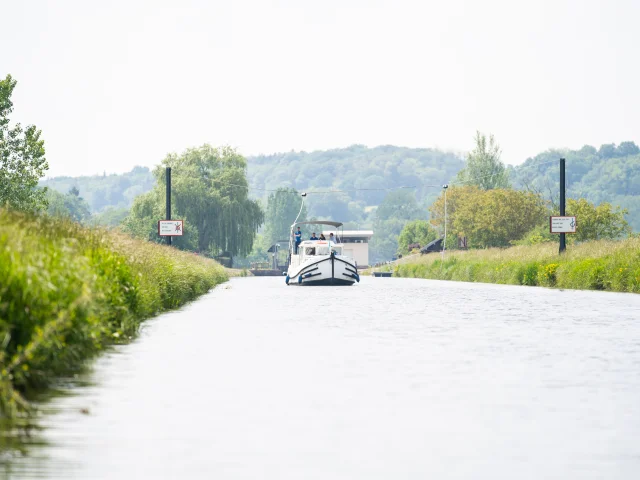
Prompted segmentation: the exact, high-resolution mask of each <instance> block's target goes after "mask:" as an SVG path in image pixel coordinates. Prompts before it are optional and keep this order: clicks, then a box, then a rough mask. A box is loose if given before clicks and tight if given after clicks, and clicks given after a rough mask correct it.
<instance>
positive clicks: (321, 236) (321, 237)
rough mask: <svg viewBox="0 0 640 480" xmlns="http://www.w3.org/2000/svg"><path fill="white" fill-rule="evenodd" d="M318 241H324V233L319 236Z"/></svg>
mask: <svg viewBox="0 0 640 480" xmlns="http://www.w3.org/2000/svg"><path fill="white" fill-rule="evenodd" d="M318 240H326V238H324V233H321V234H320V238H319V239H318Z"/></svg>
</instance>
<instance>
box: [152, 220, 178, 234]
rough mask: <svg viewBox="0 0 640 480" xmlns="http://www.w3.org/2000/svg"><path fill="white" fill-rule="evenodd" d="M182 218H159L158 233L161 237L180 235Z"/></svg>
mask: <svg viewBox="0 0 640 480" xmlns="http://www.w3.org/2000/svg"><path fill="white" fill-rule="evenodd" d="M182 227H183V221H182V220H160V221H158V235H160V236H161V237H180V236H182V231H183V228H182Z"/></svg>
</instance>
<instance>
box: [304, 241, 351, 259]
mask: <svg viewBox="0 0 640 480" xmlns="http://www.w3.org/2000/svg"><path fill="white" fill-rule="evenodd" d="M342 249H343V246H342V245H341V244H339V243H331V250H332V251H333V252H335V254H336V255H342ZM298 255H299V256H301V257H303V258H304V257H315V256H318V255H329V242H326V241H324V240H305V241H304V242H302V243H300V245H299V246H298Z"/></svg>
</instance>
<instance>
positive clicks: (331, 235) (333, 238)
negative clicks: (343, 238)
mask: <svg viewBox="0 0 640 480" xmlns="http://www.w3.org/2000/svg"><path fill="white" fill-rule="evenodd" d="M329 241H330V242H331V243H338V237H336V236H334V235H333V232H331V233H330V234H329Z"/></svg>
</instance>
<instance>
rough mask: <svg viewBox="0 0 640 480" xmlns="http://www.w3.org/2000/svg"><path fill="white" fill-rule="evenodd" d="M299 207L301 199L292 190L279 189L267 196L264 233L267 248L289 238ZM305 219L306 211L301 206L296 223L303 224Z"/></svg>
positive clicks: (295, 191)
mask: <svg viewBox="0 0 640 480" xmlns="http://www.w3.org/2000/svg"><path fill="white" fill-rule="evenodd" d="M301 205H302V197H301V196H300V194H299V193H298V191H297V190H295V189H294V188H279V189H277V190H276V191H275V192H273V193H271V194H270V195H269V199H268V200H267V210H266V213H265V233H264V237H265V239H266V241H267V243H268V245H267V248H269V245H272V244H273V243H274V242H276V241H278V240H287V239H288V238H289V235H290V234H291V224H292V223H293V222H294V221H295V219H296V217H297V216H298V212H300V207H301ZM306 219H307V209H306V206H303V207H302V212H301V213H300V217H299V218H298V221H300V222H304V221H305V220H306Z"/></svg>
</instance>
